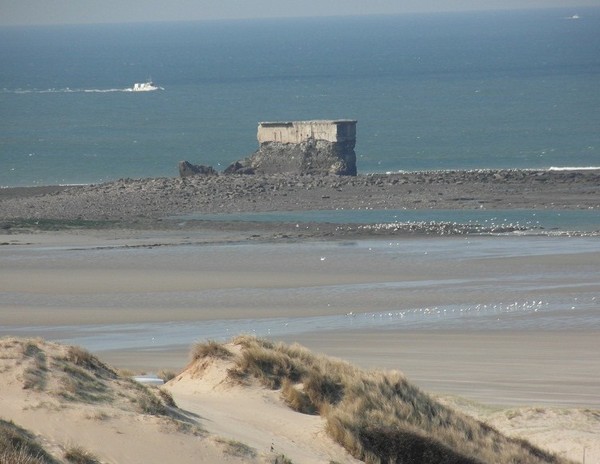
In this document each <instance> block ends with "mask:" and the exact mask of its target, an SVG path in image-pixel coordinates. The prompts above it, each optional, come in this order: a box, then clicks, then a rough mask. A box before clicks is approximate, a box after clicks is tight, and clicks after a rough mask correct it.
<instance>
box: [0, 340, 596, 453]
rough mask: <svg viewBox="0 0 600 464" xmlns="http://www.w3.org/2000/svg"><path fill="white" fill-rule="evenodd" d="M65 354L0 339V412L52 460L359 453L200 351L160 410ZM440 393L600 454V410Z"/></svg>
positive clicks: (527, 431)
mask: <svg viewBox="0 0 600 464" xmlns="http://www.w3.org/2000/svg"><path fill="white" fill-rule="evenodd" d="M228 348H229V349H230V350H232V351H234V350H237V349H238V348H237V347H234V346H232V345H228ZM40 353H41V354H40ZM68 358H69V347H66V346H63V345H58V344H54V343H48V342H43V341H41V340H35V341H26V340H19V339H14V338H4V339H0V418H1V419H4V420H9V421H14V423H15V424H17V425H19V426H21V427H24V428H25V429H27V430H29V431H31V432H32V433H33V434H34V435H35V436H36V439H37V440H38V441H39V442H40V444H42V445H43V446H44V447H45V448H46V450H47V451H49V452H50V453H51V454H53V455H54V456H55V457H57V458H58V459H62V457H63V455H64V451H65V450H66V449H69V448H71V447H73V446H80V447H82V448H83V449H85V450H87V451H89V452H91V453H92V454H94V455H95V456H96V457H97V458H98V459H99V460H100V461H101V462H104V463H133V464H135V463H140V464H141V463H144V464H146V463H158V462H161V463H162V462H173V456H177V463H178V464H179V463H182V464H186V463H190V464H191V463H220V462H227V463H236V462H238V463H242V462H244V463H273V462H276V459H277V458H281V457H282V456H285V457H286V458H288V459H290V460H291V461H292V462H294V463H329V462H332V461H334V462H358V461H356V460H354V459H353V458H352V457H350V456H349V455H348V454H347V453H346V452H345V451H344V450H343V449H342V448H341V447H339V446H338V445H337V444H335V443H334V442H333V441H332V440H331V439H330V438H329V437H328V436H327V435H326V433H325V430H324V422H323V420H322V419H321V418H320V417H318V416H311V415H305V414H300V413H296V412H293V411H292V410H290V409H289V408H288V407H287V406H285V405H284V404H283V402H282V400H281V398H280V393H279V392H278V391H272V390H267V389H264V388H262V387H259V386H258V385H256V384H250V385H240V384H238V383H234V382H232V381H231V380H229V379H228V378H227V369H229V368H230V367H231V362H230V361H224V360H215V359H211V358H205V359H202V360H200V361H199V362H197V363H192V364H191V365H190V366H188V368H187V369H186V370H184V371H183V372H182V373H181V374H179V375H178V376H176V377H175V378H174V379H173V380H171V381H170V382H169V383H168V384H167V385H166V386H165V387H163V388H164V389H166V390H168V391H169V392H170V393H171V394H172V395H173V398H174V399H175V401H176V403H177V405H178V408H177V409H171V410H170V412H171V413H172V414H171V415H170V416H161V415H150V414H144V413H141V412H140V411H139V408H138V406H137V404H138V399H137V398H139V394H140V388H139V387H138V386H135V384H134V383H132V382H130V381H129V380H128V379H126V378H121V377H118V376H114V374H111V372H112V371H111V370H110V368H107V370H106V371H104V368H98V367H93V366H92V367H89V366H88V367H85V369H84V370H85V371H86V372H87V373H88V374H90V375H89V376H88V377H93V378H94V379H92V380H93V382H92V383H85V381H86V380H85V379H87V378H88V377H86V376H85V375H84V374H81V368H80V366H81V365H83V364H80V365H77V363H73V362H67V361H66V360H67V359H68ZM32 372H33V373H36V374H32ZM73 379H83V381H84V382H83V384H82V385H83V387H81V388H79V389H76V388H74V387H73V384H72V380H73ZM82 389H83V390H82ZM94 395H95V396H94ZM442 401H444V402H445V403H446V404H450V405H451V406H452V407H454V408H456V409H459V410H461V411H463V412H465V413H468V414H470V415H473V416H474V417H476V418H478V419H480V420H482V421H485V422H487V423H488V424H490V425H492V426H493V427H495V428H497V429H498V430H500V431H501V432H503V433H506V434H508V435H512V436H517V437H521V438H525V439H528V440H530V441H531V442H532V443H534V444H536V445H538V446H541V447H543V448H546V449H549V450H551V451H554V452H556V453H558V454H559V455H561V456H563V457H567V458H570V459H572V460H574V461H575V462H581V460H582V458H583V453H584V452H585V456H586V461H585V462H586V463H588V464H589V463H593V462H600V440H599V439H598V437H599V436H600V414H599V413H598V411H592V410H583V409H552V408H529V407H525V408H512V409H500V408H489V407H484V406H482V405H480V404H477V403H474V402H468V401H465V400H462V399H460V398H444V399H442Z"/></svg>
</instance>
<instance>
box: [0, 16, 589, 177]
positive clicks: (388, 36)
mask: <svg viewBox="0 0 600 464" xmlns="http://www.w3.org/2000/svg"><path fill="white" fill-rule="evenodd" d="M575 13H577V14H578V16H579V19H572V16H573V15H574V14H575ZM599 50H600V8H588V9H579V10H578V11H573V10H571V9H564V10H563V9H548V10H536V11H512V12H486V13H483V12H479V13H453V14H428V15H401V16H389V17H379V16H371V17H345V18H342V17H340V18H321V19H315V18H313V19H285V20H253V21H213V22H189V23H160V24H127V25H85V26H45V27H13V28H9V27H4V28H0V186H26V185H47V184H57V183H92V182H101V181H106V180H113V179H117V178H122V177H134V178H140V177H148V176H152V177H154V176H175V175H177V162H178V161H180V160H182V159H187V160H190V161H192V162H195V163H203V164H210V165H213V166H215V167H216V168H224V167H225V166H227V165H228V164H229V163H231V162H233V161H235V160H237V159H240V158H242V157H244V156H247V155H248V154H250V153H252V152H253V151H254V150H255V149H256V148H257V142H256V126H257V123H258V122H259V121H265V120H267V121H269V120H295V119H328V118H355V119H357V120H358V136H357V137H358V138H357V147H356V152H357V156H358V160H357V163H358V170H359V172H362V173H365V172H386V171H397V170H407V171H411V170H425V169H469V168H498V167H501V168H548V167H551V166H600V131H599V130H598V128H599V127H600V53H599ZM149 76H151V77H152V78H153V80H154V81H155V82H156V83H157V84H159V85H161V86H162V87H164V89H165V90H164V91H157V92H149V93H132V92H126V91H124V89H127V88H130V87H131V86H132V85H133V83H134V82H142V81H145V80H146V79H147V78H148V77H149Z"/></svg>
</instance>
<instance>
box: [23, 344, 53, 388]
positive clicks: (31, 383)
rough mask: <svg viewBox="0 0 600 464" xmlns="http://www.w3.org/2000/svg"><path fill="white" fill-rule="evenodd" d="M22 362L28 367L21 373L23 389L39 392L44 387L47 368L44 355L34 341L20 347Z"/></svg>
mask: <svg viewBox="0 0 600 464" xmlns="http://www.w3.org/2000/svg"><path fill="white" fill-rule="evenodd" d="M21 350H22V353H23V358H24V360H25V361H26V362H27V363H28V366H27V367H26V368H25V370H24V371H23V389H25V390H37V391H41V390H43V389H44V388H45V386H46V373H47V371H48V366H47V362H46V354H45V353H44V351H43V350H42V349H41V348H40V347H39V346H38V342H37V341H35V340H27V341H26V342H24V343H23V345H22V346H21Z"/></svg>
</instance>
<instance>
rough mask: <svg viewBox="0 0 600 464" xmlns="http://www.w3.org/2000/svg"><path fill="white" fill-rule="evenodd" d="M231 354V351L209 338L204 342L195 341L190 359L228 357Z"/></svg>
mask: <svg viewBox="0 0 600 464" xmlns="http://www.w3.org/2000/svg"><path fill="white" fill-rule="evenodd" d="M232 356H233V353H231V351H229V350H228V349H227V348H225V347H224V346H223V345H222V344H220V343H218V342H215V341H213V340H209V341H208V342H206V343H196V344H195V345H194V346H193V348H192V353H191V357H192V361H196V360H198V359H203V358H216V359H228V358H231V357H232Z"/></svg>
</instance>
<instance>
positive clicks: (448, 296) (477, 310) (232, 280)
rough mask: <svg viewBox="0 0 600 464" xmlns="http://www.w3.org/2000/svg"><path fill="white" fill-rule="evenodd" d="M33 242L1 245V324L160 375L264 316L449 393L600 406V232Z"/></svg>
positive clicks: (99, 235)
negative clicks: (198, 345)
mask: <svg viewBox="0 0 600 464" xmlns="http://www.w3.org/2000/svg"><path fill="white" fill-rule="evenodd" d="M204 238H205V239H206V240H208V237H204ZM213 238H214V239H216V238H215V237H213ZM221 238H222V237H221ZM20 239H21V240H22V242H21V245H14V246H9V247H5V248H3V249H2V254H1V255H0V264H1V265H0V282H1V284H0V291H1V292H2V295H3V297H2V302H1V303H0V320H1V321H2V324H1V325H0V335H16V336H41V337H44V338H50V339H55V340H62V341H65V342H67V343H75V344H80V345H83V346H87V347H89V348H90V349H91V350H92V351H94V352H96V353H97V354H99V355H100V356H101V357H102V359H103V360H105V361H107V362H109V363H112V364H114V365H116V366H117V367H123V368H128V369H133V370H135V371H154V372H155V371H157V370H160V369H165V368H166V369H173V370H178V369H180V368H182V367H183V366H184V365H185V364H186V363H187V360H188V351H189V348H190V346H191V345H192V344H193V343H194V341H197V340H202V339H206V338H213V339H223V338H227V337H231V336H234V335H235V334H236V333H238V332H239V331H240V330H244V331H249V330H252V329H253V328H255V327H256V328H258V330H259V332H258V333H257V335H260V336H268V337H271V338H275V339H282V340H285V341H287V342H293V341H298V342H300V343H302V344H304V345H306V346H307V347H309V348H311V349H313V350H315V351H318V352H323V353H326V354H330V355H333V356H338V357H341V358H343V359H347V360H348V361H351V362H355V363H357V364H359V365H361V366H364V367H373V368H385V369H398V370H401V371H403V372H405V373H406V375H407V376H408V377H409V378H410V379H411V380H413V381H414V382H415V383H417V384H418V385H420V386H422V387H424V388H426V389H427V390H428V391H432V392H434V393H439V394H452V395H461V396H464V397H466V398H469V399H474V400H479V401H483V402H485V403H488V404H529V405H531V404H543V405H554V406H576V407H584V408H598V407H600V397H598V396H597V391H599V390H600V361H599V360H598V357H597V356H596V354H597V353H598V351H599V349H600V337H598V333H599V332H600V322H599V320H600V318H599V316H598V304H597V303H596V296H598V297H599V298H598V300H600V283H599V282H600V275H599V273H600V249H598V248H597V239H596V238H594V237H587V238H567V237H469V238H463V237H448V238H404V239H402V240H398V241H395V242H389V241H365V240H351V241H327V242H319V241H317V242H314V241H308V242H300V243H294V244H290V243H285V244H279V243H247V242H235V241H233V242H229V243H225V244H224V243H222V242H219V241H216V242H211V241H210V240H208V241H201V242H198V241H195V240H191V242H190V239H189V237H188V238H186V237H185V236H182V235H180V233H179V232H178V233H174V234H172V235H171V234H169V233H166V232H160V233H157V234H155V233H151V232H148V233H147V234H146V235H144V236H139V234H138V235H136V234H133V235H132V236H129V235H127V234H124V235H119V234H116V235H115V232H114V231H112V232H111V231H104V232H102V231H94V232H93V233H92V232H89V233H83V232H82V233H78V234H75V235H73V233H72V232H70V233H67V232H56V233H44V234H33V235H29V236H22V237H20ZM25 243H29V244H25ZM484 305H485V308H484ZM494 306H496V307H497V308H494ZM572 308H573V309H572ZM419 309H420V310H421V312H418V310H419ZM423 309H430V310H431V312H430V313H427V314H424V313H423V312H422V311H423ZM411 311H413V312H411ZM414 311H417V312H416V313H414ZM453 311H457V313H456V314H454V313H453ZM458 311H464V316H463V315H462V313H461V315H460V316H459V313H458ZM348 313H352V314H348ZM451 313H452V314H451ZM244 324H246V325H244ZM373 324H375V325H373Z"/></svg>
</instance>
